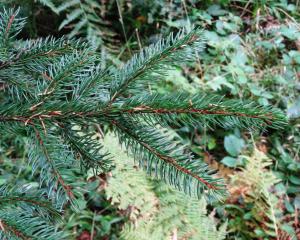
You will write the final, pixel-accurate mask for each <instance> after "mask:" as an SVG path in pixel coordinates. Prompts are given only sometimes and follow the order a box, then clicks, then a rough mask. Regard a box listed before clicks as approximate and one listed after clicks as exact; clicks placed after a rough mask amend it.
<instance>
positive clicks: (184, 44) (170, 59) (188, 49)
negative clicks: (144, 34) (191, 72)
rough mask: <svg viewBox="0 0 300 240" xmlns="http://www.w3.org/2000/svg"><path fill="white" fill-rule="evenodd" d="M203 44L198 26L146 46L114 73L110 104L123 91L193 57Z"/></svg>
mask: <svg viewBox="0 0 300 240" xmlns="http://www.w3.org/2000/svg"><path fill="white" fill-rule="evenodd" d="M203 47H204V40H203V34H202V31H201V30H199V29H195V30H192V31H190V32H186V31H184V30H182V31H180V32H179V33H178V34H177V35H176V36H174V35H173V34H171V35H170V36H169V37H168V38H166V39H161V40H159V41H158V42H157V43H155V44H153V45H150V46H149V47H146V48H144V49H143V50H142V51H141V52H140V53H139V54H136V55H134V56H133V57H132V59H131V60H130V61H128V62H127V63H126V64H125V65H124V67H122V68H121V69H120V70H116V71H115V73H114V80H113V81H112V83H111V89H110V96H111V99H110V101H109V105H110V104H111V103H113V102H114V101H115V100H116V99H117V98H118V97H119V96H120V95H121V94H122V93H124V92H126V91H128V90H132V89H133V90H134V89H135V88H139V87H140V86H139V84H141V83H144V84H145V83H147V84H148V83H151V82H153V78H154V76H156V78H158V76H164V75H165V72H166V70H167V69H169V68H170V67H172V66H176V65H179V64H182V62H187V61H189V60H191V59H194V54H197V53H198V52H200V51H201V50H202V49H203Z"/></svg>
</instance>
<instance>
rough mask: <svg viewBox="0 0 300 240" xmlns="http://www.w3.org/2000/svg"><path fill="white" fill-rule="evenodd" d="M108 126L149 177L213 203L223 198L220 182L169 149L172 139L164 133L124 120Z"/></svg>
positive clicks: (180, 152) (181, 150)
mask: <svg viewBox="0 0 300 240" xmlns="http://www.w3.org/2000/svg"><path fill="white" fill-rule="evenodd" d="M112 124H113V125H114V126H115V127H116V128H115V130H116V132H117V134H118V137H119V139H120V142H121V143H122V144H124V145H125V146H126V148H129V149H131V152H132V153H133V155H134V158H135V159H136V160H138V161H139V163H140V166H141V167H142V168H144V169H145V170H146V171H147V172H148V173H149V174H150V175H152V174H153V175H155V176H156V177H159V178H161V179H163V180H165V181H166V182H168V183H169V184H171V185H173V186H176V187H177V188H179V189H180V190H184V191H185V192H187V193H189V194H191V195H194V194H196V195H197V196H198V197H200V196H201V195H202V194H203V192H206V193H208V195H209V196H210V197H213V198H216V199H220V198H221V196H222V195H224V193H225V188H224V183H222V180H221V179H217V178H214V177H212V176H210V175H211V174H209V170H207V166H206V165H205V164H203V163H202V162H200V161H197V160H194V159H193V158H192V156H191V155H190V154H187V153H185V150H186V149H184V148H183V146H180V145H178V144H175V143H174V144H172V145H170V141H172V140H173V141H174V139H171V138H170V136H168V135H167V134H166V133H164V132H161V131H158V130H157V129H155V128H152V127H149V126H146V125H142V124H140V123H138V122H135V121H130V120H126V119H120V120H119V121H117V120H113V121H112ZM192 186H193V187H192Z"/></svg>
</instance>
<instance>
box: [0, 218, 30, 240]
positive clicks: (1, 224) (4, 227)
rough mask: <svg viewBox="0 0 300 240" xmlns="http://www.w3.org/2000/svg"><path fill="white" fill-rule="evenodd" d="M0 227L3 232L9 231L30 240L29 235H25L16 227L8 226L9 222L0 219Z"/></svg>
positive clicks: (24, 239)
mask: <svg viewBox="0 0 300 240" xmlns="http://www.w3.org/2000/svg"><path fill="white" fill-rule="evenodd" d="M0 229H1V230H2V231H3V232H11V233H13V234H14V235H15V236H17V237H18V238H21V239H23V240H30V239H31V238H30V237H27V236H25V235H24V234H23V233H22V232H20V231H19V230H18V229H16V228H14V227H12V226H10V225H9V224H7V223H6V222H5V221H4V220H2V219H0Z"/></svg>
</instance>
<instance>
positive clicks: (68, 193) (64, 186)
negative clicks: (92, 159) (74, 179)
mask: <svg viewBox="0 0 300 240" xmlns="http://www.w3.org/2000/svg"><path fill="white" fill-rule="evenodd" d="M34 130H35V135H36V137H37V139H38V140H39V143H40V145H41V146H42V149H43V152H44V154H45V157H46V159H47V160H48V162H49V163H50V164H51V166H52V169H53V171H54V174H55V176H56V177H57V181H58V182H59V183H60V184H61V185H62V187H63V189H64V190H65V191H66V193H67V195H68V196H69V197H70V198H74V193H73V192H72V187H71V186H69V185H68V184H66V183H65V181H64V179H63V178H62V176H61V175H60V174H59V172H58V171H56V170H55V166H54V163H53V161H52V159H51V158H50V156H49V154H48V151H47V148H46V147H45V145H44V142H43V140H42V138H41V135H40V133H39V131H38V130H37V129H36V128H34Z"/></svg>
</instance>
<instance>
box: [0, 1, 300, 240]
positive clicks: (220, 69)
mask: <svg viewBox="0 0 300 240" xmlns="http://www.w3.org/2000/svg"><path fill="white" fill-rule="evenodd" d="M2 2H3V5H4V4H5V5H10V6H22V8H21V14H22V15H24V16H29V17H28V21H27V25H26V30H24V31H22V33H21V35H22V37H33V38H35V37H39V36H46V35H48V34H49V33H51V34H52V35H55V36H61V35H63V34H67V35H68V36H69V37H70V38H73V37H81V38H84V39H87V40H88V41H89V42H90V43H91V44H92V45H93V46H94V47H97V49H98V51H99V53H100V54H101V56H102V57H103V62H102V63H101V64H103V66H106V65H107V64H110V63H112V64H115V65H116V66H119V65H121V64H122V62H124V61H126V60H127V59H128V58H129V57H130V56H131V55H132V54H133V53H134V52H136V51H137V50H139V49H140V48H141V47H144V46H147V45H148V44H149V43H152V42H155V40H156V39H157V37H158V36H160V35H162V34H163V35H165V34H166V33H169V32H170V31H174V30H176V29H179V28H181V27H183V26H191V27H192V25H195V26H201V27H204V28H205V36H206V38H207V44H208V48H207V50H206V51H205V52H203V53H202V54H201V55H199V56H198V57H197V61H196V62H195V63H190V64H189V65H188V66H186V67H185V68H183V69H181V68H176V69H172V70H170V72H169V74H168V75H169V77H168V78H167V80H165V81H161V82H159V83H158V84H156V85H155V86H151V89H153V88H154V89H155V90H157V91H159V92H160V93H170V92H173V91H176V90H179V89H185V90H187V91H190V92H191V93H197V92H199V91H202V90H206V91H208V92H211V93H219V94H222V95H226V96H227V97H229V98H232V97H235V98H241V99H245V98H247V99H248V98H249V99H252V100H255V101H258V102H259V103H260V104H262V105H265V106H269V105H272V106H277V107H279V108H281V109H282V110H283V111H284V112H285V113H286V114H287V115H288V116H289V126H288V127H287V128H286V129H285V130H284V131H275V130H270V131H268V132H263V131H262V132H253V133H252V134H249V132H244V131H242V130H241V129H235V130H233V131H232V130H228V131H227V130H214V131H212V130H211V129H210V128H209V127H206V126H198V127H197V128H192V127H189V126H174V130H175V131H176V132H177V134H179V135H180V137H181V141H182V142H183V143H185V144H188V145H189V146H190V147H191V149H192V150H193V152H194V153H195V154H197V155H199V156H201V157H203V158H204V159H205V160H206V162H207V163H208V164H209V165H211V167H213V168H215V169H218V170H219V171H220V174H221V175H222V176H223V177H225V179H226V182H227V184H228V189H229V192H230V195H229V197H228V198H227V200H226V202H225V204H224V205H223V204H220V205H216V206H207V205H206V203H205V202H204V200H203V201H200V202H193V200H186V199H185V200H182V199H183V196H181V195H180V194H179V193H177V192H173V190H170V189H168V188H167V187H166V186H165V185H161V184H158V183H157V182H153V181H152V180H149V179H147V178H146V177H145V176H144V174H143V173H140V172H139V171H137V170H136V168H135V166H124V165H123V164H124V163H122V162H120V163H119V164H120V165H118V168H119V169H120V172H121V173H122V174H120V175H118V174H115V173H113V172H112V173H111V175H100V176H98V177H97V178H95V177H92V174H91V176H90V175H86V176H81V178H82V181H85V180H86V179H88V181H89V184H88V186H87V192H86V194H85V195H84V196H82V198H81V199H80V201H79V203H80V212H79V213H76V212H74V211H73V210H72V209H68V210H66V212H65V216H64V221H65V222H66V223H67V224H61V223H58V226H64V227H65V228H66V229H65V230H67V231H69V232H71V233H72V235H73V236H75V238H77V239H90V238H91V236H94V239H119V238H120V236H122V238H124V239H126V238H127V239H134V238H137V239H142V238H141V236H140V235H139V234H142V236H143V237H144V236H148V238H145V239H151V238H153V239H169V238H170V237H173V239H193V237H194V239H201V238H197V236H198V235H197V234H200V235H201V234H202V236H203V234H212V235H211V238H212V239H218V238H219V239H223V238H224V232H225V231H227V235H226V239H297V238H300V232H299V228H300V223H299V209H300V193H299V192H300V177H299V176H300V175H299V173H300V158H299V151H300V122H299V117H300V98H299V92H300V82H299V76H300V75H299V70H300V42H299V41H300V31H299V30H300V25H299V24H300V16H299V12H300V5H299V2H298V1H284V0H279V1H276V0H265V1H258V0H250V1H231V0H220V1H196V0H177V1H162V0H157V1H138V0H132V1H129V0H124V1H121V0H120V1H118V0H116V1H96V0H87V1H76V0H75V1H59V0H40V1H33V0H26V1H18V0H9V1H2ZM107 138H108V139H111V141H112V142H113V137H111V136H109V137H107ZM14 141H20V142H21V141H23V140H22V139H16V140H14ZM105 141H108V140H107V139H105ZM15 146H17V147H15ZM18 146H20V144H17V143H13V142H11V139H7V141H5V142H1V146H0V147H1V148H0V153H1V158H0V162H1V165H0V183H4V182H6V181H7V179H8V180H9V181H10V182H11V183H13V184H14V183H16V182H22V183H23V184H30V185H32V186H36V185H37V179H36V176H35V175H34V174H33V175H32V174H31V173H30V170H29V169H28V168H27V167H26V166H24V165H22V164H15V163H16V162H18V163H19V162H20V163H22V161H24V160H23V158H24V155H25V153H26V150H24V149H20V147H18ZM116 148H117V146H116ZM116 159H118V158H116ZM123 176H124V178H128V179H130V182H127V181H126V182H123V183H122V181H120V179H122V177H123ZM131 181H132V183H131ZM117 182H118V183H122V184H123V186H122V187H118V185H117V184H116V183H117ZM138 185H143V186H144V187H143V188H137V186H138ZM174 199H175V200H176V201H175V200H174ZM186 201H190V202H189V203H190V204H186ZM174 202H176V207H174ZM189 206H193V209H197V211H199V212H198V213H199V214H198V215H197V216H195V215H194V213H193V212H192V213H191V212H190V209H189ZM157 212H159V213H160V214H157ZM178 212H179V213H180V217H177V218H175V217H174V216H176V215H177V216H178ZM208 213H209V216H207V215H208ZM199 216H202V217H201V219H198V217H199ZM149 219H155V220H153V224H147V225H145V222H147V221H149ZM207 222H211V224H210V227H211V228H212V230H210V231H209V232H208V231H207V232H206V233H195V234H194V235H191V236H190V235H189V234H186V232H184V231H189V232H193V233H194V231H193V230H192V229H196V228H195V226H196V225H197V226H198V227H199V226H201V224H206V223H207ZM183 223H184V226H185V230H183V229H182V226H183ZM196 223H197V224H196ZM60 224H61V225H60ZM195 224H196V225H195ZM225 228H226V230H225ZM153 229H155V231H152V230H153ZM187 229H188V230H187ZM197 229H198V230H199V229H200V228H197ZM201 229H202V230H203V229H204V230H209V229H208V227H206V228H205V227H204V228H201ZM216 229H218V230H216ZM151 233H153V234H152V235H151ZM155 234H157V235H155ZM203 239H208V238H203Z"/></svg>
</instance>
